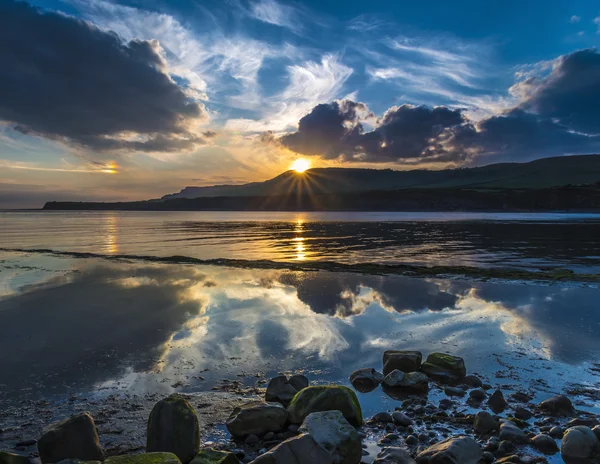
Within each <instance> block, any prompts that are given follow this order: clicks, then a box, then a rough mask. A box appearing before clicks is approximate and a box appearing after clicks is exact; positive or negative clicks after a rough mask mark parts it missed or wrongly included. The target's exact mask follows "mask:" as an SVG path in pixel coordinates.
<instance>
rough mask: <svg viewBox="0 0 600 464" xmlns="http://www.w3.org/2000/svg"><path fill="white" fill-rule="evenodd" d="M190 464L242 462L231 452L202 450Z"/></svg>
mask: <svg viewBox="0 0 600 464" xmlns="http://www.w3.org/2000/svg"><path fill="white" fill-rule="evenodd" d="M190 464H240V461H239V459H238V458H237V456H236V455H235V454H233V453H230V452H229V451H221V450H216V449H213V448H206V449H203V450H200V452H199V453H198V454H197V455H196V457H195V458H194V459H192V462H191V463H190Z"/></svg>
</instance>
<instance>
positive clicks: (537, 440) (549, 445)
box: [531, 433, 558, 454]
mask: <svg viewBox="0 0 600 464" xmlns="http://www.w3.org/2000/svg"><path fill="white" fill-rule="evenodd" d="M531 443H532V444H533V447H534V448H535V449H537V450H538V451H541V452H542V453H544V454H555V453H558V445H557V444H556V441H555V440H554V438H552V437H551V436H550V435H546V434H545V433H540V434H539V435H536V436H535V437H533V438H532V439H531Z"/></svg>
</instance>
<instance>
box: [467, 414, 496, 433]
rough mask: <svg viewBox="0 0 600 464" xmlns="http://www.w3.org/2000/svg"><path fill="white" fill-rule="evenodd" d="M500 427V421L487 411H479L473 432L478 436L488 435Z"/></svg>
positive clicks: (475, 418)
mask: <svg viewBox="0 0 600 464" xmlns="http://www.w3.org/2000/svg"><path fill="white" fill-rule="evenodd" d="M498 427H499V424H498V421H497V420H496V419H494V417H493V416H492V415H491V414H490V413H489V412H487V411H479V412H478V413H477V414H475V417H474V418H473V430H475V432H476V433H478V434H481V435H487V434H488V433H491V432H493V431H494V430H498Z"/></svg>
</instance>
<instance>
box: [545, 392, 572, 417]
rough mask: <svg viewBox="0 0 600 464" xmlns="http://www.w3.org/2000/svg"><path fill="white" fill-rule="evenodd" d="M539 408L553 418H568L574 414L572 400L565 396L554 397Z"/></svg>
mask: <svg viewBox="0 0 600 464" xmlns="http://www.w3.org/2000/svg"><path fill="white" fill-rule="evenodd" d="M539 408H540V410H542V411H543V412H544V413H546V414H549V415H551V416H568V415H571V414H573V412H574V408H573V404H572V403H571V400H570V399H569V398H567V397H566V396H564V395H558V396H554V397H552V398H549V399H547V400H544V401H542V402H541V403H540V405H539Z"/></svg>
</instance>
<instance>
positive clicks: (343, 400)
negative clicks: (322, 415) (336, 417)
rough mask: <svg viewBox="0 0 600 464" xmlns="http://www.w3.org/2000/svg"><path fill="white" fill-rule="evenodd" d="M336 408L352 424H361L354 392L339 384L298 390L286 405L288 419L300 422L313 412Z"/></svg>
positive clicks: (359, 411) (334, 409)
mask: <svg viewBox="0 0 600 464" xmlns="http://www.w3.org/2000/svg"><path fill="white" fill-rule="evenodd" d="M336 410H337V411H340V412H341V413H342V414H343V415H344V417H345V418H346V420H347V421H348V422H350V423H351V424H352V425H355V426H359V425H362V421H363V419H362V410H361V408H360V403H359V402H358V398H357V397H356V393H354V392H353V391H352V390H350V389H349V388H348V387H344V386H340V385H320V386H314V387H308V388H305V389H303V390H301V391H299V392H298V394H297V395H296V396H294V399H293V400H292V402H291V403H290V405H289V406H288V411H289V413H290V415H289V421H290V422H291V423H292V424H301V423H302V422H303V421H304V419H306V418H307V417H308V415H309V414H311V413H313V412H321V411H336Z"/></svg>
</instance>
